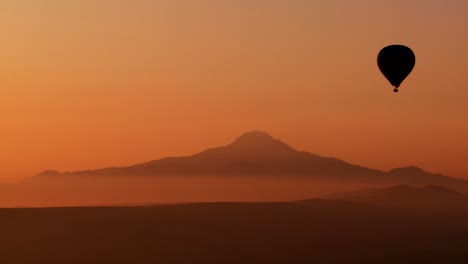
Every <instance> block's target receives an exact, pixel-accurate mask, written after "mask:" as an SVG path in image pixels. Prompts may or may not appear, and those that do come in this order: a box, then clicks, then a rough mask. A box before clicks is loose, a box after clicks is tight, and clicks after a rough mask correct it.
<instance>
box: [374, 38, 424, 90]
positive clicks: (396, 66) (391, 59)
mask: <svg viewBox="0 0 468 264" xmlns="http://www.w3.org/2000/svg"><path fill="white" fill-rule="evenodd" d="M377 63H378V65H379V69H380V71H381V72H382V74H383V75H384V76H385V77H386V78H387V80H388V81H389V82H390V83H391V84H392V85H393V86H395V88H397V89H398V87H400V85H401V83H402V82H403V81H404V80H405V79H406V77H408V75H409V74H410V73H411V71H412V70H413V68H414V65H415V64H416V56H415V55H414V53H413V51H412V50H411V49H410V48H408V47H406V46H403V45H391V46H387V47H385V48H383V49H382V51H380V53H379V56H378V58H377ZM397 89H395V91H398V90H397Z"/></svg>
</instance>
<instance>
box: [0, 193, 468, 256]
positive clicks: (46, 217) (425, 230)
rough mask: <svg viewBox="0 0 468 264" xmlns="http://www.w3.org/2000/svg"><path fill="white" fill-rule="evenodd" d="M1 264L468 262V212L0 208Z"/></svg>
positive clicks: (268, 206)
mask: <svg viewBox="0 0 468 264" xmlns="http://www.w3.org/2000/svg"><path fill="white" fill-rule="evenodd" d="M0 234H1V236H0V263H8V264H20V263H21V264H28V263H48V264H55V263H61V264H62V263H69V264H75V263H76V264H78V263H79V264H82V263H87V264H93V263H96V264H97V263H99V264H101V263H132V264H133V263H137V264H145V263H191V264H196V263H255V264H260V263H359V264H365V263H380V264H385V263H425V264H427V263H468V212H467V211H465V210H451V211H449V212H443V213H437V212H432V211H430V210H429V211H428V210H414V211H413V210H399V209H394V208H393V209H392V208H385V207H379V206H374V205H365V204H359V203H354V202H348V201H337V200H310V201H307V202H306V203H303V202H283V203H207V204H187V205H163V206H154V207H107V208H103V207H100V208H98V207H96V208H91V207H90V208H49V209H46V208H44V209H0Z"/></svg>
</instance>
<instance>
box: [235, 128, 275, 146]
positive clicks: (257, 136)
mask: <svg viewBox="0 0 468 264" xmlns="http://www.w3.org/2000/svg"><path fill="white" fill-rule="evenodd" d="M259 141H260V142H268V141H275V139H274V138H273V137H272V136H271V135H270V134H268V133H267V132H263V131H260V130H254V131H250V132H247V133H244V134H243V135H241V136H240V137H238V138H237V139H236V140H235V141H234V142H233V144H236V143H243V142H248V143H254V142H259Z"/></svg>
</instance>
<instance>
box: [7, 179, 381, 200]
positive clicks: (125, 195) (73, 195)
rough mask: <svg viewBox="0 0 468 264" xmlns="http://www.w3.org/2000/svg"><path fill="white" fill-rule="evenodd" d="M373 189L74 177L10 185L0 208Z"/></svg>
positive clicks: (302, 182)
mask: <svg viewBox="0 0 468 264" xmlns="http://www.w3.org/2000/svg"><path fill="white" fill-rule="evenodd" d="M370 187H374V186H371V185H368V184H367V185H365V184H355V183H349V182H348V183H346V182H337V181H326V180H318V179H307V178H306V177H298V176H290V177H288V176H285V175H281V177H280V176H263V175H262V176H246V175H243V176H221V175H220V176H205V175H204V176H193V175H192V176H177V175H171V176H158V177H133V176H131V175H128V176H119V177H115V176H114V177H111V176H108V177H106V176H101V177H87V176H73V177H68V178H67V177H57V178H55V177H52V178H50V179H41V180H40V181H37V182H35V181H29V182H24V183H21V184H12V185H6V186H4V187H2V188H3V190H1V192H0V207H62V206H96V205H109V206H111V205H142V204H167V203H193V202H226V201H241V202H244V201H245V202H251V201H288V200H300V199H309V198H316V197H321V196H324V195H328V194H331V193H336V192H346V191H352V190H356V189H364V188H370Z"/></svg>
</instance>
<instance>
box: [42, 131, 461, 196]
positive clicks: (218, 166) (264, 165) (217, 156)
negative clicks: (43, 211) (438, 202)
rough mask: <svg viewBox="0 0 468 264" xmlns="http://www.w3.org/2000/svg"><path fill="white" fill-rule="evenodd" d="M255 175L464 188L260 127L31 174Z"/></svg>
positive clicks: (453, 180) (420, 171)
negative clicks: (164, 153) (124, 160)
mask: <svg viewBox="0 0 468 264" xmlns="http://www.w3.org/2000/svg"><path fill="white" fill-rule="evenodd" d="M128 175H131V176H132V177H138V176H150V177H157V176H173V175H184V176H188V175H216V176H221V175H223V176H229V175H243V176H245V175H255V176H285V175H286V176H287V177H293V176H294V177H296V176H297V177H308V178H313V179H319V180H331V181H340V182H355V183H365V184H386V185H399V184H408V185H440V186H445V187H449V188H454V189H455V190H457V191H463V192H468V181H466V180H462V179H458V178H452V177H448V176H445V175H441V174H434V173H429V172H426V171H424V170H423V169H421V168H418V167H415V166H409V167H403V168H395V169H393V170H390V171H388V172H385V171H381V170H377V169H371V168H366V167H363V166H359V165H354V164H351V163H348V162H345V161H343V160H340V159H337V158H332V157H324V156H320V155H316V154H312V153H309V152H305V151H298V150H296V149H295V148H293V147H291V146H290V145H288V144H286V143H284V142H283V141H281V140H279V139H276V138H274V137H272V136H271V135H269V134H268V133H266V132H263V131H258V130H255V131H251V132H247V133H244V134H243V135H241V136H240V137H238V138H237V139H235V140H234V141H232V143H230V144H228V145H225V146H221V147H215V148H209V149H206V150H204V151H201V152H199V153H196V154H194V155H191V156H185V157H166V158H162V159H158V160H152V161H149V162H145V163H139V164H135V165H131V166H126V167H108V168H102V169H97V170H84V171H76V172H65V173H57V172H55V171H46V172H44V173H41V174H39V175H37V176H35V177H33V178H35V180H39V179H40V178H41V177H42V178H43V177H46V176H47V177H48V178H63V177H74V176H88V177H92V176H94V177H97V176H128Z"/></svg>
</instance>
